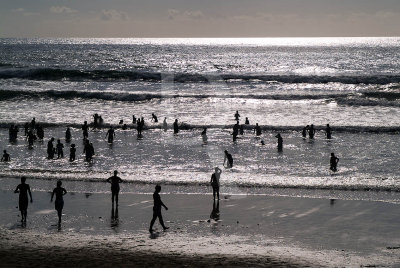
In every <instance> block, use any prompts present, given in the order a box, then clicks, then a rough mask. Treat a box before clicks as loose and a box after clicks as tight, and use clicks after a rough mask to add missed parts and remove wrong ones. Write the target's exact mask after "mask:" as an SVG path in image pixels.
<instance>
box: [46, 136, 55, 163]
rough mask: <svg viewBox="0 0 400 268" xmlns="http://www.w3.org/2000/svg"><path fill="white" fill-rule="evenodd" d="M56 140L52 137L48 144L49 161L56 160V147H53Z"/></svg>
mask: <svg viewBox="0 0 400 268" xmlns="http://www.w3.org/2000/svg"><path fill="white" fill-rule="evenodd" d="M53 141H54V138H53V137H52V138H51V139H50V140H49V142H48V143H47V159H53V158H54V151H55V149H54V145H53Z"/></svg>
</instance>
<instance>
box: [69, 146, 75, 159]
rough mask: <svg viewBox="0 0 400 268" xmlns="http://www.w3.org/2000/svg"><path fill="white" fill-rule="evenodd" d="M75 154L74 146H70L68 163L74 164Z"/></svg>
mask: <svg viewBox="0 0 400 268" xmlns="http://www.w3.org/2000/svg"><path fill="white" fill-rule="evenodd" d="M75 154H76V148H75V144H74V143H73V144H71V148H70V149H69V161H70V162H74V161H75Z"/></svg>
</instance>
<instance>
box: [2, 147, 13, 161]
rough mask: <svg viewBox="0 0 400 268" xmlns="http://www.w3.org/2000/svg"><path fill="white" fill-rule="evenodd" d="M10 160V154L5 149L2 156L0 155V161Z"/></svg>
mask: <svg viewBox="0 0 400 268" xmlns="http://www.w3.org/2000/svg"><path fill="white" fill-rule="evenodd" d="M10 160H11V158H10V155H9V154H8V153H7V150H4V151H3V156H2V157H1V162H9V161H10Z"/></svg>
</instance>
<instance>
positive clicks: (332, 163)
mask: <svg viewBox="0 0 400 268" xmlns="http://www.w3.org/2000/svg"><path fill="white" fill-rule="evenodd" d="M338 163H339V158H337V157H336V156H335V154H334V153H331V159H330V168H329V169H330V170H332V171H333V172H336V171H337V164H338Z"/></svg>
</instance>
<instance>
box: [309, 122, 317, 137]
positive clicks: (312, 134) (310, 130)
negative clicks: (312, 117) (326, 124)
mask: <svg viewBox="0 0 400 268" xmlns="http://www.w3.org/2000/svg"><path fill="white" fill-rule="evenodd" d="M314 135H315V129H314V125H313V124H311V126H310V128H309V129H308V136H309V138H310V139H314Z"/></svg>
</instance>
